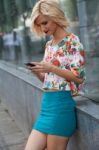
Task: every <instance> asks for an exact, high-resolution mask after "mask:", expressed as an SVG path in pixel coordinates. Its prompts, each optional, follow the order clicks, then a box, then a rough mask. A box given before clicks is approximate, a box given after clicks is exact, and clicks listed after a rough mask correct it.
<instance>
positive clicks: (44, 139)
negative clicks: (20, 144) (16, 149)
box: [25, 130, 69, 150]
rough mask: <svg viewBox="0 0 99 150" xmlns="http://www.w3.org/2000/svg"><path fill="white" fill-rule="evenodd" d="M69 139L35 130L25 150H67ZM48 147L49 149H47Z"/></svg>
mask: <svg viewBox="0 0 99 150" xmlns="http://www.w3.org/2000/svg"><path fill="white" fill-rule="evenodd" d="M68 141H69V139H68V138H66V137H61V136H55V135H47V134H44V133H42V132H39V131H37V130H33V131H32V132H31V134H30V136H29V138H28V141H27V145H26V148H25V150H66V147H67V144H68ZM46 147H47V148H46Z"/></svg>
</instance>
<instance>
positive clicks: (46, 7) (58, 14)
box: [31, 0, 68, 36]
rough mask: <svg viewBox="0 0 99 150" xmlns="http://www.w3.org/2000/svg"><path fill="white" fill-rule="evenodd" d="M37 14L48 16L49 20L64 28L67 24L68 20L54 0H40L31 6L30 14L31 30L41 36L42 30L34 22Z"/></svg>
mask: <svg viewBox="0 0 99 150" xmlns="http://www.w3.org/2000/svg"><path fill="white" fill-rule="evenodd" d="M39 15H44V16H48V17H49V18H51V20H53V21H54V22H56V23H57V24H58V25H59V26H61V27H62V28H64V29H65V28H67V26H68V21H67V19H66V17H65V14H64V12H63V11H62V9H61V8H60V5H59V3H57V2H56V0H40V1H38V2H37V3H36V4H35V6H34V7H33V10H32V14H31V30H32V31H33V32H35V33H36V34H37V35H39V36H43V35H44V33H43V32H42V30H41V28H40V26H38V25H37V24H36V19H37V18H38V16H39Z"/></svg>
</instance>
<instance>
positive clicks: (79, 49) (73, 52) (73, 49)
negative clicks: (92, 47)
mask: <svg viewBox="0 0 99 150" xmlns="http://www.w3.org/2000/svg"><path fill="white" fill-rule="evenodd" d="M67 53H68V57H69V68H70V70H71V71H72V72H73V73H74V75H75V76H76V77H78V78H83V79H85V55H84V48H83V45H82V44H81V42H80V40H79V38H78V36H75V35H72V37H71V39H70V42H69V45H68V43H67Z"/></svg>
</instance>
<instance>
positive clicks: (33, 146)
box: [25, 130, 47, 150]
mask: <svg viewBox="0 0 99 150" xmlns="http://www.w3.org/2000/svg"><path fill="white" fill-rule="evenodd" d="M46 143H47V135H46V134H43V133H41V132H39V131H37V130H32V132H31V134H30V136H29V138H28V141H27V145H26V148H25V150H44V149H45V148H46Z"/></svg>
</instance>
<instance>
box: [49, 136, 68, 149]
mask: <svg viewBox="0 0 99 150" xmlns="http://www.w3.org/2000/svg"><path fill="white" fill-rule="evenodd" d="M68 141H69V138H66V137H61V136H55V135H48V136H47V150H66V148H67V144H68Z"/></svg>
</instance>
